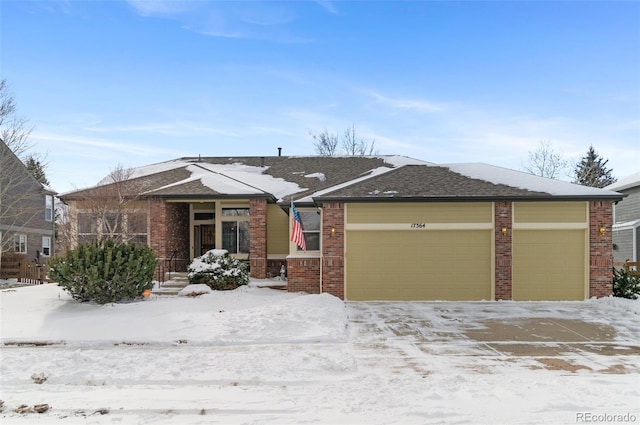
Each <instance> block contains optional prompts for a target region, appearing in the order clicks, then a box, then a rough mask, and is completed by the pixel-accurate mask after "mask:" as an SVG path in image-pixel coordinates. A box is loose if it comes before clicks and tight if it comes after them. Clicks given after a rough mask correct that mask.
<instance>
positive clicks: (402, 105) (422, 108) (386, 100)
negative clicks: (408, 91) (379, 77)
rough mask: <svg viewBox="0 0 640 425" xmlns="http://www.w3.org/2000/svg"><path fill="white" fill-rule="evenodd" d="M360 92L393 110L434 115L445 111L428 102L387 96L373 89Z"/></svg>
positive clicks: (439, 106)
mask: <svg viewBox="0 0 640 425" xmlns="http://www.w3.org/2000/svg"><path fill="white" fill-rule="evenodd" d="M359 91H360V92H361V93H362V94H364V95H366V96H368V97H369V98H371V99H373V100H374V101H375V102H376V103H378V104H381V105H383V106H387V107H390V108H393V109H401V110H410V111H414V112H420V113H434V112H440V111H442V110H443V106H441V105H438V104H436V103H433V102H428V101H426V100H421V99H411V98H402V97H392V96H386V95H383V94H382V93H380V92H378V91H375V90H371V89H360V90H359Z"/></svg>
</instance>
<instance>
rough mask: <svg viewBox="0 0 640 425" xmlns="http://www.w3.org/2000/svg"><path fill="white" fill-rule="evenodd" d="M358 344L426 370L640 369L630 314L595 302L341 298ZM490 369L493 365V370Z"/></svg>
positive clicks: (639, 345) (638, 333) (638, 329)
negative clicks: (439, 366)
mask: <svg viewBox="0 0 640 425" xmlns="http://www.w3.org/2000/svg"><path fill="white" fill-rule="evenodd" d="M348 311H349V318H350V323H351V327H352V329H353V330H352V341H353V343H354V344H355V346H356V347H357V348H359V349H362V350H366V349H367V348H369V349H371V348H374V350H371V351H372V352H375V351H378V352H379V353H380V354H381V355H384V356H385V357H387V358H389V359H392V360H390V361H391V362H394V361H395V362H397V365H394V367H397V368H403V367H411V368H414V369H415V370H416V371H417V372H419V373H425V374H428V373H430V371H431V370H432V369H433V368H434V366H435V364H438V363H441V362H444V363H447V364H448V365H449V366H450V367H457V368H461V369H469V370H471V371H474V372H480V373H491V372H492V371H496V372H497V371H498V370H499V369H500V368H502V367H503V364H504V362H505V361H508V362H511V363H513V364H514V365H515V364H517V365H518V366H519V367H523V368H528V369H532V370H535V369H542V368H545V369H553V370H564V371H569V372H575V371H577V370H585V371H591V372H593V373H638V372H640V326H639V323H638V322H639V320H638V319H639V318H638V317H637V315H629V314H627V313H626V312H624V311H621V312H619V314H616V315H613V316H612V315H611V313H612V312H611V310H609V309H603V308H602V304H601V303H596V302H560V303H540V302H534V303H523V302H518V303H514V302H487V303H481V302H473V303H451V302H440V303H437V302H436V303H429V302H424V303H421V302H410V303H402V302H397V303H395V302H394V303H389V302H379V303H376V302H372V303H348ZM493 369H495V370H493Z"/></svg>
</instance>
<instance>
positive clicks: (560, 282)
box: [512, 229, 587, 301]
mask: <svg viewBox="0 0 640 425" xmlns="http://www.w3.org/2000/svg"><path fill="white" fill-rule="evenodd" d="M586 237H587V233H586V231H585V230H583V229H572V230H566V229H564V230H561V229H550V230H514V232H513V293H512V295H513V299H514V300H516V301H529V300H534V301H541V300H547V301H557V300H583V299H585V285H586V273H587V272H586V265H585V261H586V254H585V246H586Z"/></svg>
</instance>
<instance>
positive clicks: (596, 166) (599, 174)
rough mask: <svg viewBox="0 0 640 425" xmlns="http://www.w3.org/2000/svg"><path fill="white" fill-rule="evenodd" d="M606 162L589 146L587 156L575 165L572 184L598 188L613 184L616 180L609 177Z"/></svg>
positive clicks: (609, 170)
mask: <svg viewBox="0 0 640 425" xmlns="http://www.w3.org/2000/svg"><path fill="white" fill-rule="evenodd" d="M608 162H609V160H608V159H604V158H602V157H600V155H598V153H597V152H596V150H595V149H594V148H593V146H589V150H588V151H587V154H586V155H585V156H584V157H582V159H581V160H580V162H578V164H576V168H575V171H574V173H575V177H576V178H575V180H574V183H578V184H581V185H582V186H591V187H599V188H602V187H605V186H608V185H610V184H611V183H615V182H616V180H617V179H616V178H615V177H613V176H612V175H611V169H607V168H606V166H607V163H608Z"/></svg>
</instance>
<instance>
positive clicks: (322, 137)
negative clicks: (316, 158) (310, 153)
mask: <svg viewBox="0 0 640 425" xmlns="http://www.w3.org/2000/svg"><path fill="white" fill-rule="evenodd" d="M309 134H310V135H311V138H313V147H314V149H315V151H316V153H317V154H318V155H320V156H336V155H337V154H338V135H337V134H331V133H329V132H328V131H327V129H325V130H324V131H323V132H322V133H319V134H313V133H311V132H309Z"/></svg>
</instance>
